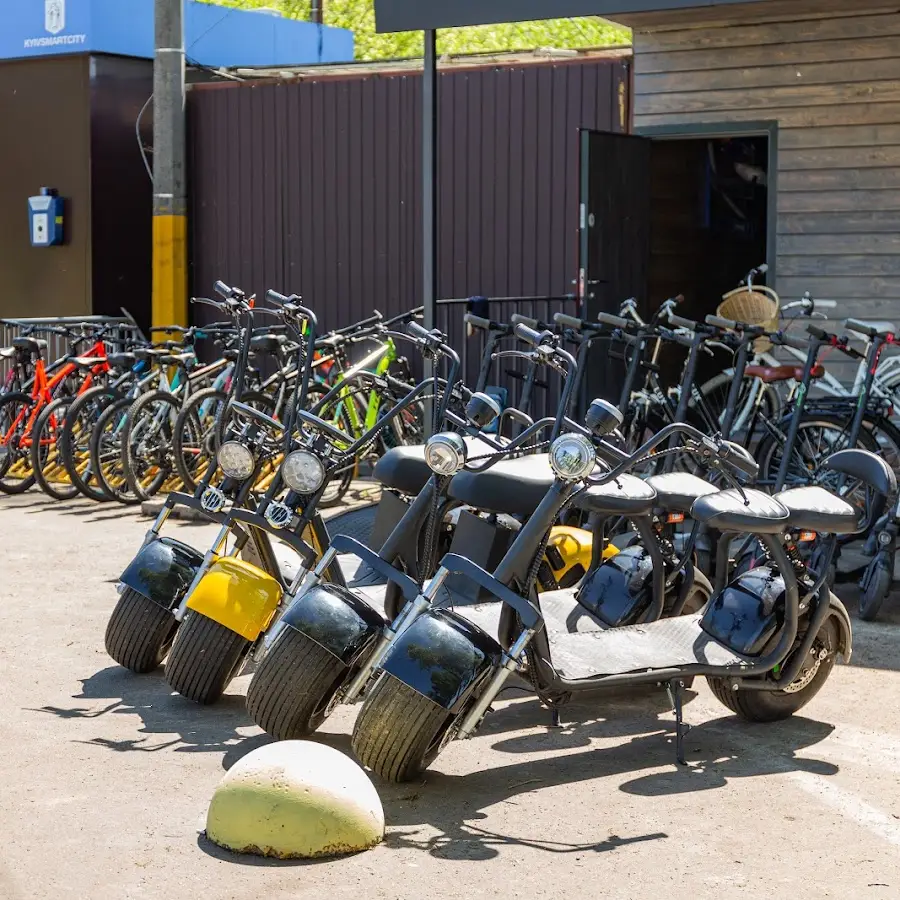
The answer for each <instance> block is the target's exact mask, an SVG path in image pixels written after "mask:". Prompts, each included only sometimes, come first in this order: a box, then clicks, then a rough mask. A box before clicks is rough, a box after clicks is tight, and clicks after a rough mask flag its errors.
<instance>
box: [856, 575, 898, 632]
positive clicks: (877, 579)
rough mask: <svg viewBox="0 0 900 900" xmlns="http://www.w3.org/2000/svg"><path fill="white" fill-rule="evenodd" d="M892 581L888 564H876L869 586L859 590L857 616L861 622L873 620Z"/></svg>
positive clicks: (892, 577) (885, 597) (889, 590)
mask: <svg viewBox="0 0 900 900" xmlns="http://www.w3.org/2000/svg"><path fill="white" fill-rule="evenodd" d="M893 583H894V576H893V572H891V569H890V564H882V563H880V562H879V563H878V564H877V569H876V571H875V573H874V574H873V575H872V578H871V581H870V582H869V586H868V587H867V588H866V589H865V590H860V592H859V617H860V619H862V620H863V622H874V621H875V620H876V619H877V618H878V613H880V612H881V605H882V603H884V601H885V600H886V599H887V595H888V594H889V593H890V592H891V585H892V584H893Z"/></svg>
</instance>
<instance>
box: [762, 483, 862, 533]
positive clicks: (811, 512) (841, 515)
mask: <svg viewBox="0 0 900 900" xmlns="http://www.w3.org/2000/svg"><path fill="white" fill-rule="evenodd" d="M775 499H776V500H777V501H778V502H779V503H780V504H781V505H782V506H784V507H785V509H787V511H788V512H789V513H790V514H791V517H790V520H789V524H790V526H791V527H792V528H803V529H808V530H809V531H822V532H825V533H826V534H855V533H856V532H857V531H858V530H859V525H860V521H859V519H860V517H859V513H858V512H857V511H856V510H855V509H854V508H853V507H852V506H851V505H850V504H849V503H848V502H847V501H846V500H842V499H841V498H840V497H836V496H835V495H834V494H832V493H831V492H830V491H826V490H825V488H822V487H816V486H815V485H807V486H806V487H797V488H791V489H790V490H789V491H781V493H779V494H776V495H775Z"/></svg>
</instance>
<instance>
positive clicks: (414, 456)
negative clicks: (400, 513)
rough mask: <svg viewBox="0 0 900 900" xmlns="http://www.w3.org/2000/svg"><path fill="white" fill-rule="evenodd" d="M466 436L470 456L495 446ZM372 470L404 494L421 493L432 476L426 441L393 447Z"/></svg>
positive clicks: (384, 482) (488, 451)
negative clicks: (426, 453)
mask: <svg viewBox="0 0 900 900" xmlns="http://www.w3.org/2000/svg"><path fill="white" fill-rule="evenodd" d="M464 440H465V442H466V446H467V448H468V454H469V457H474V456H480V455H482V454H485V453H491V452H492V451H493V450H494V448H493V447H491V446H490V445H488V444H486V443H485V442H484V441H481V440H479V439H478V438H473V437H466V438H464ZM548 471H549V466H548ZM372 474H373V475H374V476H375V478H376V480H377V481H380V482H381V484H382V485H383V486H384V487H386V488H392V489H393V490H395V491H400V493H401V494H418V493H419V491H421V490H422V488H423V487H424V486H425V483H426V482H427V481H428V479H429V478H430V477H431V469H429V468H428V463H427V462H425V445H424V444H409V445H407V446H403V447H392V448H391V449H390V450H388V452H387V453H385V454H384V456H382V457H381V459H379V460H378V462H377V463H376V464H375V469H374V470H373V472H372ZM457 477H459V476H457Z"/></svg>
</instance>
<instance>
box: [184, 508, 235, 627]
mask: <svg viewBox="0 0 900 900" xmlns="http://www.w3.org/2000/svg"><path fill="white" fill-rule="evenodd" d="M229 531H230V529H229V527H228V526H227V525H223V526H222V527H221V528H220V529H219V533H218V534H217V535H216V539H215V540H214V541H213V543H212V546H211V547H210V548H209V550H207V551H206V555H205V556H204V557H203V562H202V563H200V568H199V569H197V574H196V575H195V576H194V580H193V581H192V582H191V584H190V587H189V588H188V589H187V591H185V594H184V596H183V597H182V598H181V603H179V604H178V608H177V609H176V610H175V614H174V615H175V618H176V620H177V621H179V622H180V621H182V619H184V617H185V615H187V605H188V600H190V598H191V594H192V593H193V592H194V589H195V588H196V587H197V585H198V584H200V581H201V579H202V578H203V576H204V575H205V574H206V572H207V570H208V569H209V567H210V566H211V565H212V561H213V559H215V558H216V557H217V556H219V555H220V554H221V552H222V549H223V548H224V546H225V542H226V541H227V540H228V533H229Z"/></svg>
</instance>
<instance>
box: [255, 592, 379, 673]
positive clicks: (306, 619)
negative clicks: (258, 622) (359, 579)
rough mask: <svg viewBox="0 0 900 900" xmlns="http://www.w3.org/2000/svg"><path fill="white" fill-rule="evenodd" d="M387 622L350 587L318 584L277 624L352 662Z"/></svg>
mask: <svg viewBox="0 0 900 900" xmlns="http://www.w3.org/2000/svg"><path fill="white" fill-rule="evenodd" d="M385 624H386V621H385V619H384V617H383V616H381V615H380V614H379V613H378V611H377V610H375V609H373V608H372V607H371V606H369V604H368V603H366V601H365V600H363V599H362V598H361V597H358V596H357V595H356V594H354V593H353V591H352V590H350V589H349V588H344V587H340V586H339V585H336V584H319V585H316V587H313V588H310V589H309V590H308V591H306V592H305V593H303V594H302V595H301V596H299V597H297V598H296V599H295V600H294V601H293V602H292V603H291V604H290V605H289V606H288V608H287V609H286V610H285V612H284V615H283V616H282V617H281V619H280V620H279V621H278V624H277V625H276V626H275V627H276V628H277V629H278V632H279V633H280V632H281V630H282V629H284V628H293V629H294V630H295V631H299V632H300V633H301V634H305V635H306V636H307V637H308V638H310V640H313V641H315V642H316V643H317V644H318V645H319V646H320V647H324V648H325V649H326V650H327V651H328V652H329V653H331V654H333V655H334V656H336V657H337V658H338V659H340V660H342V661H343V662H344V663H346V664H347V665H351V664H352V663H353V662H354V660H355V659H356V658H357V657H358V656H359V654H360V653H361V652H362V650H363V649H364V648H365V647H367V646H368V645H369V643H370V642H371V641H373V640H374V639H375V638H377V637H378V635H379V634H381V631H382V629H383V628H384V626H385ZM275 640H277V636H276V637H275ZM273 642H274V641H273Z"/></svg>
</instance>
